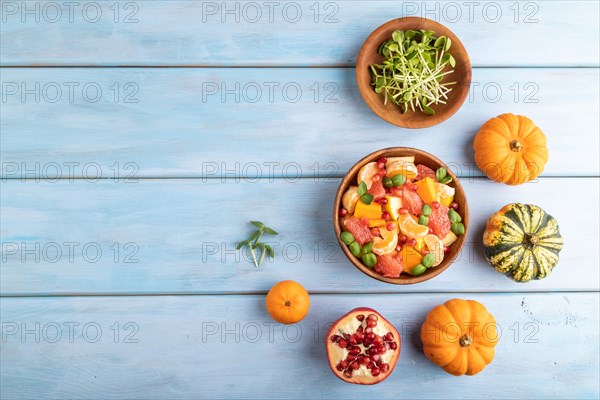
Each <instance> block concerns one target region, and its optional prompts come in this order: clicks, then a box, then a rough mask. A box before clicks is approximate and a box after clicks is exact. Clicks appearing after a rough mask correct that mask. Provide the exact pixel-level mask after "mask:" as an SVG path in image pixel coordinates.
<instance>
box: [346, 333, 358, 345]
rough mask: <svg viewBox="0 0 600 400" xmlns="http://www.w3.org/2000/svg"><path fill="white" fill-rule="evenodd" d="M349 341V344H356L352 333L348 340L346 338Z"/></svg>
mask: <svg viewBox="0 0 600 400" xmlns="http://www.w3.org/2000/svg"><path fill="white" fill-rule="evenodd" d="M348 341H349V342H350V344H353V345H356V343H357V342H356V336H354V335H352V336H350V340H348Z"/></svg>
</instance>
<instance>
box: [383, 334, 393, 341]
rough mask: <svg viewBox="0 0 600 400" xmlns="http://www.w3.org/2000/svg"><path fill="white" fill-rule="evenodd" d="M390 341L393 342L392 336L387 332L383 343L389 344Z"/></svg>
mask: <svg viewBox="0 0 600 400" xmlns="http://www.w3.org/2000/svg"><path fill="white" fill-rule="evenodd" d="M392 340H394V334H393V333H392V332H388V333H386V334H385V341H386V342H391V341H392Z"/></svg>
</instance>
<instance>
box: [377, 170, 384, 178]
mask: <svg viewBox="0 0 600 400" xmlns="http://www.w3.org/2000/svg"><path fill="white" fill-rule="evenodd" d="M377 175H379V176H380V177H382V178H383V177H384V176H385V169H380V170H379V172H377Z"/></svg>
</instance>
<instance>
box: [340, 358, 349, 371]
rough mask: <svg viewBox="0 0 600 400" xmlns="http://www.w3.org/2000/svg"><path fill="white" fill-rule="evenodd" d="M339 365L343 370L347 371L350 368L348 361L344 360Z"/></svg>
mask: <svg viewBox="0 0 600 400" xmlns="http://www.w3.org/2000/svg"><path fill="white" fill-rule="evenodd" d="M339 365H340V366H341V367H342V369H346V368H348V361H346V360H343V361H342V362H341V363H340V364H339Z"/></svg>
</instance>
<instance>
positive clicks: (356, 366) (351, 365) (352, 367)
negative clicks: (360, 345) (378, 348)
mask: <svg viewBox="0 0 600 400" xmlns="http://www.w3.org/2000/svg"><path fill="white" fill-rule="evenodd" d="M358 367H359V365H358V361H354V362H353V363H352V364H350V369H358Z"/></svg>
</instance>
